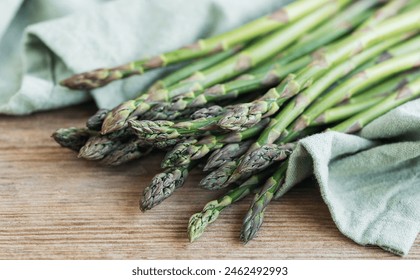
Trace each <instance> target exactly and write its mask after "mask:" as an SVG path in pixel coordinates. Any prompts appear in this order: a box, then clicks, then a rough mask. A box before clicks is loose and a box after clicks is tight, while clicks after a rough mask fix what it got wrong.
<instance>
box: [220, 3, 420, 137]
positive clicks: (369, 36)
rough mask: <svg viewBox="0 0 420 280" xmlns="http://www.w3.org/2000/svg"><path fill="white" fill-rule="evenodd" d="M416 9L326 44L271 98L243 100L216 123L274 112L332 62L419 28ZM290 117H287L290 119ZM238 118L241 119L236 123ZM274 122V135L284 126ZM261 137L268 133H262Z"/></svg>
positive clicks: (233, 126)
mask: <svg viewBox="0 0 420 280" xmlns="http://www.w3.org/2000/svg"><path fill="white" fill-rule="evenodd" d="M419 12H420V8H417V9H414V10H413V11H410V12H406V13H403V14H401V15H399V16H396V17H393V18H391V19H388V20H386V21H384V22H382V23H381V24H378V25H377V26H376V27H375V28H373V29H372V30H371V31H370V32H361V31H360V32H356V33H354V34H353V35H351V36H349V37H347V38H346V39H344V40H342V41H341V42H339V43H336V44H333V45H331V46H330V47H327V48H326V49H325V51H324V52H319V53H317V57H316V58H315V60H314V61H313V62H312V63H311V64H310V65H309V66H308V67H306V68H304V69H303V70H302V71H300V73H299V74H298V75H294V74H290V75H289V78H287V79H285V80H284V81H283V82H282V83H281V84H280V85H279V86H278V87H277V88H275V89H272V90H270V92H269V93H268V99H269V101H271V102H268V103H267V102H261V101H258V102H256V104H254V106H252V104H251V105H249V104H246V105H244V108H238V113H237V114H236V115H234V116H232V114H233V111H231V112H229V114H228V115H227V116H226V118H222V119H221V120H220V121H219V126H221V127H222V128H225V129H241V125H246V123H247V122H248V121H249V123H250V125H252V124H254V123H255V122H257V121H258V117H259V116H264V117H266V116H267V115H269V114H272V113H273V112H276V111H277V109H278V108H279V105H278V103H280V104H282V103H283V102H284V100H283V99H284V98H290V97H291V96H294V95H296V94H297V93H299V92H301V91H302V90H304V89H305V88H307V87H309V86H310V85H311V84H312V83H313V82H314V81H315V80H316V79H317V78H319V77H321V76H322V75H323V74H325V73H326V72H327V71H328V70H329V69H330V68H331V66H332V65H334V64H337V63H339V62H341V61H343V60H345V59H348V58H349V57H351V56H352V55H354V54H355V53H358V52H361V51H362V50H363V49H366V48H368V47H369V46H371V45H374V44H377V43H378V41H382V43H386V42H387V41H392V40H395V39H391V38H393V37H395V36H397V37H398V36H399V34H401V33H404V32H411V31H416V30H418V29H419V28H420V23H419V21H418V18H417V15H418V13H419ZM384 40H386V41H384ZM362 54H363V53H362ZM273 97H274V98H273ZM270 99H274V100H270ZM295 100H296V101H299V102H302V101H303V102H304V103H307V102H305V101H306V100H305V99H303V98H296V99H295ZM276 101H277V102H276ZM293 108H294V106H293V105H289V106H288V108H287V109H286V110H283V111H282V112H284V114H287V115H289V114H288V111H289V110H293ZM246 113H250V116H249V117H246V116H247V115H246ZM293 117H296V115H293ZM290 118H291V117H289V119H287V121H290ZM238 119H240V120H242V121H241V123H239V124H238V121H237V120H238ZM242 122H243V123H245V124H243V123H242ZM248 125H249V124H248ZM287 125H288V124H286V126H287ZM277 126H278V128H276V129H274V130H272V132H273V134H276V135H277V134H278V133H281V130H282V129H284V128H285V126H284V124H283V123H279V124H278V125H277ZM276 135H273V137H269V138H274V140H272V141H275V139H276V138H277V136H276ZM264 137H267V136H266V135H264Z"/></svg>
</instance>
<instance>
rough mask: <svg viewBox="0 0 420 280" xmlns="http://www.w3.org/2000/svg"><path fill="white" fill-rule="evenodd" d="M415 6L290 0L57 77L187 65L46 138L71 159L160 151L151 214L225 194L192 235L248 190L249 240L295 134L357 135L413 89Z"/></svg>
mask: <svg viewBox="0 0 420 280" xmlns="http://www.w3.org/2000/svg"><path fill="white" fill-rule="evenodd" d="M419 31H420V1H418V0H393V1H388V2H385V3H384V1H380V0H359V1H349V0H317V1H312V0H298V1H295V2H293V3H291V4H289V5H288V6H286V7H284V8H282V9H280V10H278V11H275V12H274V13H272V14H270V15H267V16H264V17H262V18H259V19H257V20H255V21H252V22H250V23H248V24H245V25H243V26H241V27H239V28H237V29H234V30H231V31H229V32H226V33H223V34H220V35H217V36H215V37H211V38H208V39H203V40H200V41H198V42H196V43H195V44H192V45H189V46H187V47H184V48H181V49H178V50H175V51H171V52H168V53H164V54H161V55H158V56H156V57H152V58H146V59H142V60H139V61H134V62H131V63H128V64H125V65H123V66H119V67H115V68H110V69H98V70H94V71H91V72H87V73H83V74H79V75H76V76H73V77H70V78H69V79H67V80H65V81H63V82H62V85H63V86H67V87H69V88H73V89H86V90H91V89H94V88H97V87H101V86H105V85H106V84H108V83H110V82H112V81H115V80H118V79H123V78H126V77H130V76H132V75H141V74H142V73H144V72H146V71H150V70H152V69H154V68H158V67H165V66H168V65H172V64H177V63H181V62H186V61H188V62H189V63H188V64H187V66H184V67H182V68H180V69H179V70H176V71H174V72H173V73H171V74H169V75H168V76H166V77H164V78H162V79H160V80H158V81H156V82H155V83H154V84H153V85H152V86H151V87H150V89H149V90H147V91H146V92H144V93H141V94H139V96H138V97H137V98H136V99H133V100H129V101H126V102H124V103H122V104H120V105H119V106H117V107H116V108H114V109H112V110H99V111H98V112H97V113H96V114H95V115H94V116H92V117H91V118H90V119H89V120H88V121H87V125H86V128H67V129H59V130H58V131H56V132H55V133H54V134H53V137H54V139H55V140H56V141H57V142H58V143H59V144H61V145H62V146H63V147H67V148H70V149H72V150H75V151H77V152H79V157H82V158H85V159H87V160H96V161H100V162H102V163H104V164H108V165H119V164H122V163H125V162H128V161H131V160H134V159H138V158H140V157H144V156H145V155H147V154H148V153H150V152H151V151H153V150H157V149H160V150H165V151H167V154H166V156H165V158H164V159H163V161H162V168H164V171H163V172H162V173H159V174H157V175H156V176H155V177H154V178H153V180H152V182H151V184H150V185H149V186H148V187H146V188H145V190H144V195H143V197H142V199H141V201H140V208H141V210H143V211H145V210H149V209H151V208H153V207H154V206H156V205H158V204H159V203H161V202H162V201H163V200H165V199H166V198H168V197H169V196H170V195H172V193H173V192H174V191H175V190H176V189H177V188H179V187H181V186H182V185H183V183H184V182H185V180H186V179H187V177H188V173H189V172H190V170H192V169H193V168H203V170H204V171H205V172H208V174H207V175H206V176H205V177H204V178H203V179H202V180H201V182H200V184H199V185H200V186H201V187H203V188H205V189H209V190H218V189H222V188H223V189H226V190H227V192H226V194H225V195H223V196H222V197H221V198H219V199H217V200H213V201H210V202H209V203H207V204H206V205H205V206H204V209H203V210H202V211H201V212H199V213H197V214H194V215H193V216H192V217H191V219H190V221H189V226H188V235H189V239H190V241H194V240H196V239H197V238H198V237H200V236H201V235H202V233H203V232H204V230H205V228H206V227H207V226H208V225H209V224H211V223H213V222H214V221H215V220H216V219H217V217H218V216H219V215H220V213H221V212H222V211H223V210H224V209H226V208H227V207H228V206H230V205H231V204H233V203H235V202H237V201H239V200H240V199H242V198H244V197H245V196H247V195H250V194H252V193H256V194H255V197H254V199H253V201H252V204H251V206H250V208H249V211H248V212H247V213H246V215H245V218H244V221H243V227H242V230H241V234H240V238H241V240H242V241H243V242H245V243H246V242H248V241H249V240H251V239H252V238H253V237H255V235H256V233H257V232H258V230H259V228H260V226H261V224H262V222H263V218H264V212H265V209H266V208H267V206H268V205H269V203H270V202H271V200H273V198H275V199H278V198H280V197H281V196H282V195H284V194H285V193H286V192H287V191H288V187H286V185H285V184H284V181H285V176H286V174H287V168H288V158H289V156H290V155H291V154H292V153H293V151H294V149H295V148H296V146H297V143H298V141H299V139H301V138H303V137H305V136H309V135H312V134H315V133H320V132H323V131H325V130H332V131H337V132H343V133H355V132H357V131H359V130H360V129H361V128H363V127H364V126H365V125H366V124H368V123H369V122H371V121H373V120H374V119H376V118H378V117H379V116H381V115H383V114H385V113H386V112H388V111H390V110H391V109H393V108H395V107H397V106H399V105H401V104H403V103H405V102H408V101H410V100H413V99H415V98H417V97H418V96H420V71H419V69H418V67H419V65H420V36H418V35H419Z"/></svg>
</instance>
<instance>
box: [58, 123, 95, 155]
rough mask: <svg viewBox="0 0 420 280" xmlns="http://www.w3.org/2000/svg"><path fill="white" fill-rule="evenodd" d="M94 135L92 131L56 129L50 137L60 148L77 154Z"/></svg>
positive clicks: (72, 128) (84, 129)
mask: <svg viewBox="0 0 420 280" xmlns="http://www.w3.org/2000/svg"><path fill="white" fill-rule="evenodd" d="M95 134H96V133H95V132H94V131H92V130H89V129H87V128H76V127H69V128H60V129H58V130H57V131H55V132H54V133H53V134H52V135H51V137H53V138H54V140H55V141H56V142H57V143H58V144H60V146H61V147H64V148H69V149H70V150H73V151H76V152H79V151H80V149H81V148H82V147H83V146H84V145H85V144H86V142H87V141H88V140H89V138H90V137H91V136H94V135H95Z"/></svg>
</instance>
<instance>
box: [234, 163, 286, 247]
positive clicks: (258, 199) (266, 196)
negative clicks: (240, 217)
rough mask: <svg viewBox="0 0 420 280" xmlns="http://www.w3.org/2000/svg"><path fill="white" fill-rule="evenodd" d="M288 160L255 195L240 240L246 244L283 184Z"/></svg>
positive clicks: (255, 231) (254, 233)
mask: <svg viewBox="0 0 420 280" xmlns="http://www.w3.org/2000/svg"><path fill="white" fill-rule="evenodd" d="M287 164H288V160H286V161H285V162H283V163H282V164H281V165H280V168H278V170H277V171H276V172H275V173H274V174H273V176H271V177H270V178H268V179H267V180H266V182H265V184H264V186H263V187H262V188H261V190H260V191H259V192H258V194H256V195H255V197H254V200H253V202H252V204H251V207H250V208H249V210H248V213H247V214H246V215H245V218H244V221H243V224H242V229H241V234H240V239H241V240H242V241H243V242H244V243H245V244H246V243H248V241H250V240H251V239H252V238H254V236H255V235H256V233H257V232H258V230H259V229H260V227H261V224H262V222H263V218H264V212H265V209H266V207H267V206H268V204H269V203H270V201H271V200H272V199H273V196H274V194H275V193H276V191H277V190H278V189H279V188H280V186H281V185H282V184H283V182H284V178H285V175H286V170H287Z"/></svg>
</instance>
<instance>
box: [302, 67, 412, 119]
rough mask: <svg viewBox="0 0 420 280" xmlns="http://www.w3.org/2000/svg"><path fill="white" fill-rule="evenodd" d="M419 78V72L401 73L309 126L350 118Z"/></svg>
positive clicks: (320, 116)
mask: <svg viewBox="0 0 420 280" xmlns="http://www.w3.org/2000/svg"><path fill="white" fill-rule="evenodd" d="M419 76H420V71H415V72H413V73H403V74H402V75H398V76H396V77H394V78H392V79H390V80H388V81H385V82H381V83H379V84H377V85H376V86H374V87H372V88H370V89H368V90H366V91H364V92H363V93H361V94H359V95H357V96H356V97H352V98H350V99H348V100H345V102H343V103H342V104H338V106H336V107H333V108H330V109H327V110H326V111H325V112H324V113H322V114H321V115H319V116H318V117H317V118H316V119H315V120H314V121H313V122H312V123H311V124H310V126H318V125H324V124H330V123H333V122H337V121H342V120H345V119H347V118H350V117H352V116H354V115H355V114H357V113H360V112H362V111H364V110H366V109H368V108H370V107H372V106H373V105H375V104H377V103H379V102H380V101H382V100H384V99H385V98H386V97H387V96H389V95H390V94H392V93H393V92H395V91H396V90H397V89H400V88H402V87H403V86H405V85H406V84H407V83H409V82H410V81H413V80H414V79H416V78H418V77H419Z"/></svg>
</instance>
